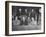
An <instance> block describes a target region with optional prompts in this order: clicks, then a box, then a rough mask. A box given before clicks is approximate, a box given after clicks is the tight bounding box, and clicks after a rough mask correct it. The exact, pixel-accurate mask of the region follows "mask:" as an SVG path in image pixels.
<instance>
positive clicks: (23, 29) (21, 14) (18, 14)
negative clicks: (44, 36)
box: [7, 2, 45, 35]
mask: <svg viewBox="0 0 46 37" xmlns="http://www.w3.org/2000/svg"><path fill="white" fill-rule="evenodd" d="M8 5H9V6H8V10H7V11H9V12H8V13H9V16H7V17H9V27H8V28H9V29H8V30H9V34H10V35H11V34H17V35H18V34H33V33H34V34H35V33H36V34H37V33H44V26H45V25H44V23H45V22H44V21H45V20H44V18H45V17H44V13H45V12H44V3H31V2H30V3H29V2H26V3H25V2H9V3H8Z"/></svg>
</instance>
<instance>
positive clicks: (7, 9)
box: [5, 1, 45, 36]
mask: <svg viewBox="0 0 46 37" xmlns="http://www.w3.org/2000/svg"><path fill="white" fill-rule="evenodd" d="M9 3H26V4H42V5H44V32H42V33H27V34H11V35H10V34H9ZM32 34H45V3H37V2H20V1H5V35H6V36H18V35H32Z"/></svg>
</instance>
